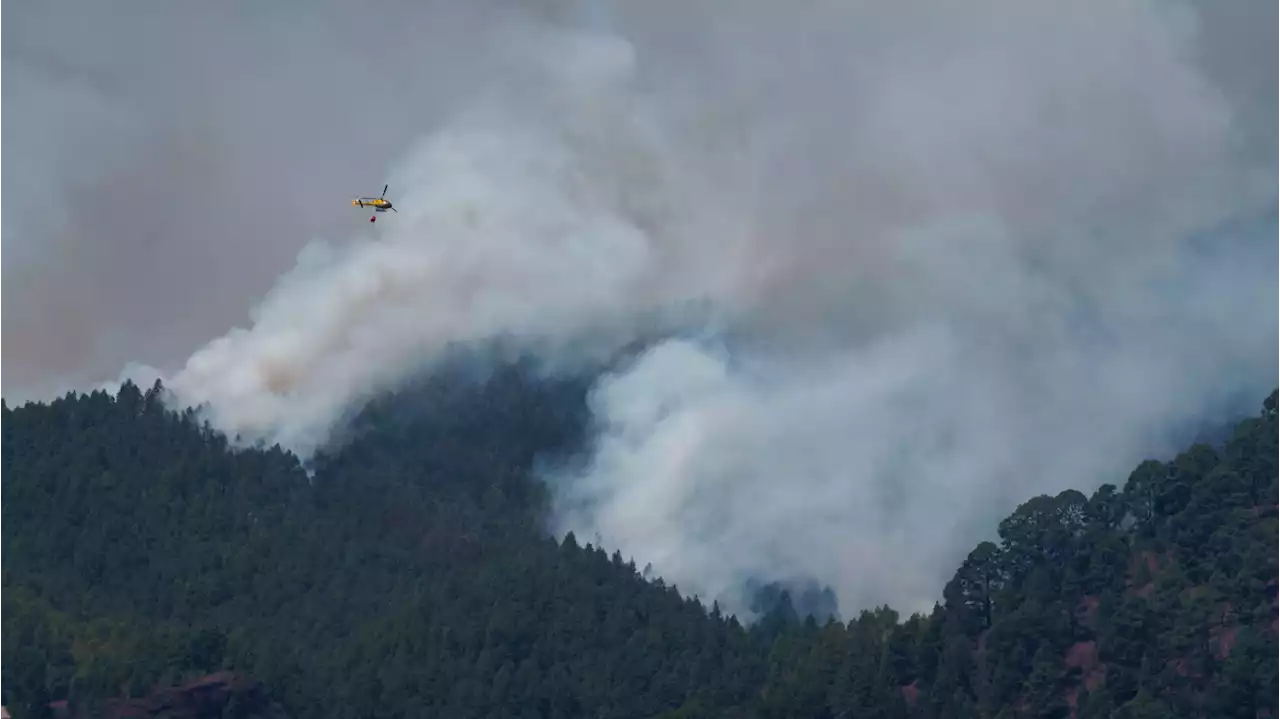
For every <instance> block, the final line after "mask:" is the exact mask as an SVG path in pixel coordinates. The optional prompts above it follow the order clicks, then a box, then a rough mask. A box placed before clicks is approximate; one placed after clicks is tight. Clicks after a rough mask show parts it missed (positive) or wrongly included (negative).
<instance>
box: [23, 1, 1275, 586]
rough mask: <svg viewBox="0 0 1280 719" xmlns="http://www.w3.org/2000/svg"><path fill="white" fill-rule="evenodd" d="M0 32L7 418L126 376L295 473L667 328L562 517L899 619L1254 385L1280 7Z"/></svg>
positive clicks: (701, 573)
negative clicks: (457, 394) (388, 396)
mask: <svg viewBox="0 0 1280 719" xmlns="http://www.w3.org/2000/svg"><path fill="white" fill-rule="evenodd" d="M396 5H398V6H396ZM143 10H148V12H146V13H143ZM7 15H8V16H9V17H10V18H11V21H10V25H8V26H5V30H4V32H5V35H4V40H5V45H4V52H5V57H4V59H5V60H6V63H5V65H4V72H5V76H4V79H5V80H6V81H7V82H6V84H5V85H4V98H3V99H4V100H5V103H6V104H5V108H6V109H7V110H8V112H7V113H6V119H7V120H9V122H7V123H5V126H4V127H5V129H4V133H5V135H4V140H5V141H6V149H8V150H9V152H8V153H6V154H5V156H4V157H5V159H4V168H3V169H4V170H5V177H6V178H7V186H6V189H9V190H10V192H7V193H5V195H4V198H5V199H4V202H5V203H6V204H5V206H4V210H5V213H4V227H3V233H4V257H3V259H4V265H3V268H4V280H5V285H4V299H6V300H9V302H8V303H7V304H6V307H7V310H6V314H5V317H4V319H5V320H6V322H5V325H4V340H5V343H4V348H5V349H4V369H5V370H7V371H6V373H5V382H6V384H5V394H6V396H10V397H12V396H15V395H20V394H23V393H32V392H35V393H40V392H48V391H51V390H52V389H58V388H61V387H62V386H64V385H66V384H68V383H70V384H74V385H78V386H85V385H88V384H92V383H94V382H99V381H103V380H110V379H112V378H114V377H116V376H117V375H118V374H119V373H120V371H121V369H122V368H123V367H125V366H126V365H127V364H128V363H131V362H135V363H142V364H146V365H150V366H152V367H155V368H158V369H157V370H156V371H157V372H159V373H160V374H162V375H164V376H165V378H166V384H168V385H169V386H170V387H171V388H172V389H173V390H174V391H175V392H176V395H177V397H178V398H179V399H180V401H182V402H208V403H209V405H210V412H211V414H210V417H211V419H212V420H214V421H215V423H216V424H218V425H219V426H222V427H224V428H227V429H229V430H234V431H237V432H241V433H243V434H245V435H246V436H257V437H262V438H266V439H271V440H280V441H283V442H285V443H286V444H288V445H289V446H291V447H293V448H295V449H297V450H298V451H300V452H303V453H305V452H308V451H310V450H311V449H312V448H314V447H315V446H316V444H318V443H321V442H323V441H324V439H325V437H326V436H327V434H328V432H329V431H330V430H332V429H333V426H334V422H336V421H337V420H338V419H339V418H340V417H341V415H342V413H343V411H344V410H346V409H348V408H350V407H351V406H352V405H353V403H357V402H359V400H360V399H361V398H363V397H365V396H367V395H368V394H369V393H371V392H376V391H377V390H379V389H381V388H385V387H389V386H394V385H395V384H396V383H397V382H399V381H401V380H402V379H403V378H404V377H405V376H406V375H408V374H410V373H412V372H414V371H415V370H416V369H418V368H419V367H420V366H421V365H422V364H423V363H424V362H427V361H429V360H430V359H431V358H432V357H433V356H434V354H435V353H436V352H438V351H439V349H440V348H442V347H443V346H444V344H445V343H447V342H451V341H458V340H463V341H465V340H468V339H482V338H484V337H487V336H490V335H492V334H493V333H499V332H501V333H509V334H511V335H514V336H516V337H526V338H528V339H529V340H530V341H534V340H536V341H538V342H539V343H541V344H540V346H543V347H544V348H554V347H555V346H556V343H557V342H568V341H572V340H576V339H580V338H582V337H584V336H590V337H596V338H604V339H605V341H606V343H609V342H614V343H621V342H625V341H626V340H627V339H629V338H631V337H633V336H635V334H636V333H638V332H644V331H646V330H649V329H651V328H652V327H653V323H654V322H655V319H654V318H655V316H662V317H665V318H667V319H672V318H674V321H676V322H677V323H678V324H679V323H681V322H683V323H684V324H685V325H686V326H687V327H690V328H693V329H697V328H702V329H704V330H706V332H705V334H706V341H691V340H680V341H675V340H673V341H669V342H665V343H662V344H661V345H659V346H658V347H656V348H654V349H653V351H652V352H651V353H649V354H647V355H646V356H644V357H642V358H640V360H639V361H637V362H636V363H635V365H634V366H631V367H627V368H622V369H621V370H620V371H619V373H618V374H617V375H615V376H610V377H606V378H604V379H602V380H601V382H600V383H599V384H598V386H597V387H596V391H595V393H594V394H593V399H592V402H593V410H594V412H595V413H596V418H597V420H598V423H599V434H598V436H597V438H596V442H595V445H594V446H593V448H592V453H593V455H592V460H593V461H592V462H591V463H590V465H589V466H588V467H587V469H586V470H584V471H583V472H582V473H580V474H573V475H558V476H551V477H549V478H548V481H550V482H551V483H552V485H553V487H554V488H555V495H556V497H557V500H558V502H559V505H558V511H557V513H556V517H555V526H554V527H553V529H554V530H555V531H557V532H562V531H566V530H569V529H573V530H574V531H575V532H577V533H578V536H580V537H584V538H586V537H594V536H596V535H599V536H600V537H601V539H602V540H603V541H604V543H605V545H606V546H608V547H618V548H621V549H622V551H623V552H624V554H627V555H631V556H634V557H635V558H636V561H637V562H638V563H640V564H641V565H643V564H644V563H646V562H651V563H652V564H653V566H654V568H655V569H656V570H657V571H658V572H660V573H662V574H663V575H664V576H666V577H667V578H668V579H669V580H670V581H675V582H676V583H678V584H679V586H681V587H682V588H684V589H689V590H693V591H697V592H699V593H700V594H701V595H703V596H704V597H711V596H718V597H724V598H725V600H726V602H727V603H728V604H729V605H730V606H731V607H732V606H734V605H735V600H734V597H733V592H734V591H735V589H736V588H737V587H738V586H739V585H740V583H741V581H742V580H743V579H744V578H746V577H748V576H757V577H761V578H775V577H783V576H787V575H793V574H794V575H804V576H812V577H814V578H817V579H819V580H820V581H823V582H827V583H830V584H832V585H833V586H834V587H835V588H836V589H837V591H838V594H839V597H840V600H841V604H842V607H843V608H844V609H845V610H846V611H847V610H851V609H856V608H858V607H861V606H867V605H868V604H872V603H877V602H883V601H890V602H893V603H895V604H897V605H901V606H903V607H904V608H919V607H921V606H924V605H927V604H928V603H930V602H931V601H932V599H933V598H936V597H938V596H940V593H941V587H942V583H943V582H944V581H945V579H946V578H947V577H948V576H949V575H950V573H951V572H952V571H953V570H954V567H955V565H956V563H957V562H958V561H959V559H961V558H962V557H963V555H964V554H965V553H966V552H967V551H968V549H969V548H970V547H972V545H973V543H974V542H975V541H977V539H979V538H981V537H983V536H986V535H988V534H990V533H991V531H992V529H993V527H994V526H995V523H996V522H997V521H998V520H999V519H1000V518H1001V517H1003V516H1004V515H1006V514H1007V513H1008V512H1009V511H1010V510H1012V509H1013V507H1014V506H1016V504H1017V503H1018V502H1020V501H1022V500H1025V499H1027V498H1028V497H1029V496H1030V495H1031V494H1033V493H1036V492H1042V491H1043V492H1055V493H1056V492H1057V491H1060V490H1061V489H1064V488H1066V487H1069V486H1075V487H1078V488H1081V489H1084V490H1089V489H1092V487H1094V486H1096V485H1097V484H1099V483H1100V482H1102V481H1112V482H1116V483H1123V481H1124V478H1125V476H1126V474H1127V472H1128V470H1129V469H1130V468H1131V467H1132V466H1133V465H1134V464H1135V463H1136V462H1137V461H1138V460H1140V459H1141V458H1143V457H1145V456H1147V454H1149V453H1150V452H1155V451H1160V450H1163V449H1165V448H1166V442H1167V440H1168V437H1169V436H1170V435H1169V433H1170V432H1171V431H1172V430H1175V429H1177V428H1179V427H1181V426H1182V425H1184V424H1185V423H1186V422H1191V421H1195V420H1196V419H1197V418H1199V417H1201V416H1202V415H1204V413H1206V412H1210V411H1218V410H1221V409H1222V408H1223V406H1224V404H1226V405H1229V404H1230V403H1232V402H1235V401H1236V398H1237V397H1239V396H1241V394H1240V393H1243V396H1244V398H1245V399H1246V400H1247V402H1246V404H1245V405H1242V406H1239V407H1235V408H1236V409H1241V410H1246V411H1247V410H1251V409H1252V405H1253V404H1254V403H1255V402H1256V400H1257V399H1259V398H1261V397H1262V396H1264V395H1265V394H1266V392H1267V391H1269V390H1270V388H1271V387H1272V386H1273V385H1274V383H1275V381H1276V374H1277V373H1276V354H1275V352H1276V347H1277V344H1280V338H1278V335H1277V309H1276V308H1277V303H1276V300H1277V292H1276V289H1277V285H1276V268H1277V245H1276V242H1275V233H1276V225H1275V221H1274V210H1275V197H1276V187H1277V185H1276V176H1275V157H1276V141H1275V126H1276V101H1277V97H1276V84H1277V83H1276V70H1275V67H1276V66H1275V64H1274V63H1273V62H1272V60H1273V59H1274V57H1275V54H1276V38H1275V28H1276V6H1275V3H1274V2H1272V3H1267V2H1262V1H1259V2H1243V1H1242V0H1241V1H1224V2H1206V3H1202V4H1199V5H1187V4H1180V3H1177V2H1156V1H1155V0H1152V1H1150V2H1138V1H1136V0H1135V1H1125V2H1116V1H1115V0H1105V1H1104V0H1096V1H1090V2H1077V3H1062V2H1058V1H1056V0H1020V1H1017V2H1015V1H1013V0H992V1H990V2H986V3H981V4H979V5H965V6H963V7H960V6H957V5H955V4H948V3H942V2H893V3H889V2H880V3H870V2H851V3H844V4H837V3H829V2H788V3H776V2H771V3H765V2H750V1H748V2H734V3H732V4H730V3H717V4H713V3H710V2H687V1H686V2H674V1H672V2H667V1H665V0H661V1H655V2H644V3H630V4H623V3H614V4H612V5H609V4H606V3H583V4H569V3H555V2H550V1H547V2H540V3H533V2H528V3H517V2H497V1H494V2H469V3H444V2H440V3H423V2H414V3H410V2H404V3H399V4H392V3H379V2H372V3H367V4H363V5H361V7H360V8H359V13H356V12H354V11H353V9H352V7H351V6H350V5H336V4H334V5H331V6H327V7H322V6H317V5H300V6H299V9H298V10H296V11H289V12H285V11H282V10H279V9H264V8H263V7H259V6H257V5H252V4H249V3H241V4H240V5H238V6H237V5H234V4H221V5H211V4H208V3H204V4H199V3H168V4H160V3H153V4H152V5H151V6H148V5H146V4H143V3H137V2H134V3H125V4H123V5H121V4H115V5H112V6H111V7H110V8H107V7H105V6H100V5H97V4H92V3H87V2H82V1H81V0H77V1H76V2H68V3H56V2H55V3H39V4H38V3H30V7H29V8H28V9H26V10H24V11H21V12H19V11H11V12H9V13H7ZM385 182H390V183H391V191H390V193H389V197H390V199H392V200H393V201H394V202H395V203H396V205H397V207H398V208H399V209H400V212H399V214H393V215H387V216H385V217H380V218H379V222H378V223H377V224H376V225H374V226H370V225H369V223H368V221H367V218H368V215H367V213H365V212H364V211H361V210H358V209H353V208H351V207H350V205H349V204H347V199H348V198H349V197H350V196H351V195H355V194H366V193H376V192H377V191H378V190H380V189H381V186H382V184H383V183H385ZM19 184H20V185H21V186H22V189H23V192H21V193H19V192H15V191H14V188H15V187H17V186H18V185H19ZM32 194H35V195H40V196H44V197H47V198H48V199H49V201H50V203H51V204H50V206H48V207H45V208H33V207H32V206H30V205H24V204H21V203H18V202H17V198H18V197H20V196H21V197H30V196H31V195H32ZM145 198H149V199H150V200H151V201H153V202H156V203H158V204H154V205H151V206H147V205H146V204H145V202H144V201H143V200H144V199H145ZM33 209H40V210H41V211H40V212H33V211H32V210H33ZM1268 212H1269V213H1270V214H1269V215H1268V214H1267V213H1268ZM1242 215H1243V216H1246V217H1247V218H1248V219H1249V221H1246V222H1244V223H1243V224H1237V225H1231V226H1227V225H1225V224H1223V223H1225V222H1226V221H1228V220H1231V219H1233V218H1239V217H1240V216H1242ZM1259 217H1262V218H1264V220H1265V221H1263V220H1259V219H1258V218H1259ZM689 306H697V307H699V308H701V309H702V310H703V312H702V313H700V314H698V315H696V316H695V315H693V314H682V312H684V308H687V307H689ZM708 316H709V317H711V318H712V319H713V320H714V323H715V324H714V325H707V324H705V322H706V321H707V317H708ZM233 328H236V329H233ZM211 340H212V341H211ZM546 351H551V350H549V349H548V350H546ZM567 359H571V358H567ZM139 372H140V373H141V372H142V370H139ZM140 379H142V380H143V381H146V380H147V379H148V378H146V377H140Z"/></svg>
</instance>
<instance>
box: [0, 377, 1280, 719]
mask: <svg viewBox="0 0 1280 719" xmlns="http://www.w3.org/2000/svg"><path fill="white" fill-rule="evenodd" d="M587 386H588V383H587V382H586V381H578V380H575V381H561V382H550V381H546V380H536V381H535V380H533V379H532V378H531V376H530V375H529V373H528V372H526V371H525V369H524V368H522V367H521V366H520V365H515V366H512V367H509V368H507V369H505V370H502V371H499V372H497V373H495V374H494V375H492V376H490V377H487V378H484V379H482V380H477V381H475V382H470V383H468V382H461V383H459V382H454V381H449V382H446V381H443V380H441V381H436V382H427V383H425V384H423V385H421V386H418V387H415V388H414V389H413V390H412V391H410V392H407V393H405V394H404V395H402V396H400V397H392V398H388V399H386V400H384V401H381V402H378V403H375V404H374V405H372V406H370V407H369V408H368V409H367V410H366V411H365V412H364V414H363V415H362V416H361V417H359V418H358V419H357V421H356V422H355V425H354V427H355V429H354V430H353V432H352V433H351V435H350V436H349V437H348V438H347V442H346V443H345V444H344V445H342V447H341V448H340V449H337V450H335V451H334V452H333V453H332V454H331V455H328V456H322V457H319V458H318V460H317V461H316V463H315V466H314V468H313V469H314V474H313V475H312V476H309V475H308V473H307V471H306V470H304V468H303V467H301V466H300V465H299V463H298V462H297V460H296V458H294V457H293V456H292V455H290V454H288V453H286V452H284V451H281V450H280V449H279V448H260V449H253V450H243V451H232V450H231V449H230V448H229V447H228V443H227V440H226V438H224V437H222V436H220V435H219V434H217V433H215V432H212V431H210V430H209V429H208V428H206V427H202V426H201V425H200V424H199V423H198V422H197V420H196V418H195V415H194V414H192V413H191V412H187V413H184V414H175V413H173V412H170V411H168V410H166V409H164V408H163V406H162V405H161V403H160V401H159V398H160V388H159V387H155V388H152V389H151V390H148V391H146V392H143V391H141V390H140V389H139V388H138V387H135V386H133V385H126V386H124V387H123V388H122V389H121V390H120V392H119V394H118V395H117V396H114V397H113V396H110V395H108V394H106V393H103V392H97V393H93V394H87V395H68V396H66V397H64V398H61V399H58V400H56V401H54V402H52V403H49V404H28V405H25V406H23V407H20V408H17V409H11V408H9V407H5V408H4V410H3V424H2V427H3V468H2V471H3V477H4V481H5V485H4V502H3V547H4V556H3V560H4V576H3V602H4V607H3V611H4V632H3V673H4V675H3V691H4V694H5V696H4V700H5V702H6V704H7V706H8V708H9V710H10V711H11V713H12V714H13V715H14V716H15V717H17V718H18V719H21V718H22V717H23V716H42V715H48V714H49V713H50V712H51V711H53V710H52V709H50V706H49V705H50V703H51V702H66V704H65V705H63V704H55V705H54V706H55V708H56V709H58V710H59V711H60V712H62V711H65V712H69V713H72V714H84V713H85V712H87V711H89V710H91V709H92V708H94V707H95V706H101V705H102V703H103V702H104V701H106V702H108V703H107V704H106V706H107V707H108V708H110V707H113V706H114V707H117V708H118V707H121V706H125V705H124V704H122V703H121V702H120V701H119V700H121V699H123V698H129V697H132V698H133V699H134V701H133V702H132V703H131V704H128V706H130V707H133V709H132V710H131V711H133V712H134V713H135V714H138V713H141V714H146V713H147V711H150V710H147V709H146V707H155V706H163V705H164V704H165V702H164V701H159V700H156V699H155V697H157V696H160V695H163V693H164V692H166V691H170V692H172V691H174V690H172V689H169V688H170V687H180V686H191V685H192V684H191V683H192V682H193V681H195V680H198V679H200V678H201V677H203V676H206V675H209V674H214V673H216V672H220V671H230V672H235V674H234V675H225V674H224V675H218V676H223V677H226V676H236V677H251V678H252V680H251V681H249V680H245V681H246V682H248V683H247V684H246V686H249V685H251V686H252V687H254V689H253V692H254V693H253V694H252V696H251V699H252V700H249V699H244V700H237V699H234V698H232V699H228V703H227V704H226V705H225V706H221V705H220V706H219V707H215V708H214V709H212V710H210V711H214V712H215V715H217V713H222V714H224V715H228V716H230V715H236V716H268V715H270V716H277V715H279V714H280V712H281V711H284V712H287V713H288V714H289V715H292V716H316V717H319V716H334V717H338V716H343V717H354V716H359V717H413V716H447V717H529V718H532V717H543V718H550V717H557V718H559V717H564V718H568V717H581V716H592V717H658V716H662V717H665V718H666V719H675V718H676V717H684V718H690V717H762V718H763V717H832V718H834V717H839V716H858V717H999V718H1001V719H1003V718H1005V717H1053V716H1060V717H1066V716H1076V717H1104V716H1128V717H1148V716H1150V717H1155V716H1187V717H1193V716H1194V717H1207V716H1214V717H1236V716H1239V717H1246V716H1247V717H1258V716H1276V715H1277V712H1276V697H1277V687H1276V675H1277V665H1276V655H1277V646H1276V601H1275V600H1276V553H1275V537H1276V532H1277V526H1276V504H1275V502H1276V495H1277V487H1276V435H1277V426H1276V412H1275V403H1276V395H1275V393H1273V394H1272V395H1271V397H1270V398H1268V400H1267V401H1266V404H1265V406H1264V408H1263V411H1262V412H1261V413H1259V414H1258V415H1257V416H1255V417H1252V418H1248V419H1246V420H1244V421H1242V422H1240V423H1239V424H1238V425H1237V426H1236V427H1235V428H1234V430H1233V432H1232V433H1231V435H1230V437H1229V439H1227V440H1226V441H1225V443H1223V444H1221V445H1219V446H1210V445H1206V444H1198V445H1195V446H1192V447H1190V448H1188V449H1187V450H1186V451H1185V452H1183V453H1182V454H1180V455H1179V456H1178V457H1176V458H1175V459H1174V460H1172V461H1170V462H1167V463H1162V462H1155V461H1148V462H1145V463H1143V464H1142V465H1141V466H1139V467H1138V468H1137V469H1136V470H1135V471H1134V472H1133V474H1132V475H1131V476H1130V477H1129V478H1128V481H1127V482H1125V483H1124V485H1123V487H1117V486H1113V485H1105V486H1103V487H1102V488H1100V489H1099V490H1098V491H1097V492H1095V493H1094V494H1093V496H1092V497H1086V496H1084V495H1083V494H1081V493H1079V492H1076V491H1066V492H1063V493H1062V494H1060V495H1058V496H1057V497H1037V498H1033V499H1031V500H1029V501H1028V502H1026V503H1025V504H1024V505H1023V506H1021V507H1019V508H1018V510H1017V511H1016V512H1014V514H1013V515H1011V516H1010V517H1009V518H1008V519H1006V520H1005V521H1004V522H1003V523H1001V525H1000V527H999V536H1000V540H1001V541H1000V542H999V543H998V544H996V543H990V542H984V543H983V544H980V545H979V546H978V547H977V548H975V549H974V551H973V552H972V553H971V554H970V555H969V557H968V559H967V560H966V561H965V562H964V564H963V565H962V566H961V567H960V568H959V569H958V570H957V572H956V574H955V577H954V578H953V579H952V581H951V582H950V583H949V584H948V585H947V587H946V591H945V595H944V597H943V601H942V602H941V603H940V604H939V605H938V606H937V607H936V608H935V610H934V611H933V612H932V614H931V615H928V616H912V617H910V618H908V619H906V620H905V621H902V620H901V619H900V617H899V616H898V615H897V614H896V613H895V612H894V611H893V610H892V609H889V608H887V607H884V608H880V609H878V610H876V611H867V612H863V613H862V614H861V615H859V616H858V617H855V618H853V619H851V620H850V621H848V622H847V623H841V622H837V621H834V620H831V621H828V622H826V623H825V624H819V623H818V622H817V621H815V620H814V619H813V618H812V617H809V618H807V619H806V618H802V617H801V616H800V615H798V614H797V613H796V611H795V609H794V608H793V605H792V603H791V602H790V599H789V597H788V596H787V595H786V593H785V592H783V593H781V594H780V595H779V596H777V597H775V601H774V603H773V604H774V606H773V610H772V611H771V612H769V613H768V615H767V616H765V618H764V619H763V620H761V621H760V622H758V623H757V624H755V625H753V626H752V627H751V628H750V629H747V628H744V627H742V626H741V625H739V623H738V622H737V621H736V620H735V619H733V618H726V617H724V616H721V614H720V612H719V610H718V608H716V607H714V606H713V607H710V608H708V607H705V606H703V605H701V604H700V603H698V602H696V601H694V600H692V599H688V598H683V597H681V595H680V594H679V592H678V591H677V589H676V588H674V587H667V586H664V584H663V583H662V582H661V581H653V582H650V581H647V580H645V579H643V578H642V577H641V576H640V574H639V573H638V572H637V571H636V568H635V566H634V565H633V564H632V563H631V562H629V561H625V560H624V558H623V557H621V556H620V555H619V554H617V553H616V552H615V553H613V554H612V556H610V555H609V554H607V553H606V551H605V550H603V549H601V548H599V547H594V546H591V545H590V544H585V545H584V544H581V543H580V542H579V541H578V539H577V538H575V537H573V536H572V535H570V536H568V537H566V538H565V539H564V540H563V541H560V542H557V541H555V540H553V539H551V538H548V537H547V536H546V534H545V532H544V531H543V530H542V526H543V523H542V517H543V511H544V507H545V504H546V502H545V496H544V491H543V488H542V487H541V485H540V484H538V483H537V482H535V481H533V480H531V479H530V468H531V466H532V464H533V463H534V462H535V461H537V460H538V459H539V458H541V457H545V456H552V457H554V456H561V457H563V456H568V455H571V454H572V453H573V452H575V451H576V450H577V449H578V448H579V447H580V443H581V442H582V439H583V437H584V436H585V428H586V421H587V414H586V411H585V405H584V396H585V392H586V388H587ZM406 407H408V408H417V409H406ZM1045 461H1051V459H1050V458H1046V460H1045ZM226 681H227V682H230V681H231V680H226ZM236 681H237V682H240V681H241V680H240V679H237V680H236ZM242 683H244V682H242ZM258 687H261V688H262V690H263V691H265V692H267V693H269V694H270V699H267V698H264V697H263V696H262V691H260V690H259V689H258ZM232 694H234V692H232ZM236 696H240V695H236ZM244 696H249V695H247V694H246V695H244ZM112 699H115V700H117V701H116V702H115V703H114V704H112V703H110V702H109V701H108V700H112ZM157 711H159V710H157ZM193 711H194V710H193ZM201 711H204V710H201Z"/></svg>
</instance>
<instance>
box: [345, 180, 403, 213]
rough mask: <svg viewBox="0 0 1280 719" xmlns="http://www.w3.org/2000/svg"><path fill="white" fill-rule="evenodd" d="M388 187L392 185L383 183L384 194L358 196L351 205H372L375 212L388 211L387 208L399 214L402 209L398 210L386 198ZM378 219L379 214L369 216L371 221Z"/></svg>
mask: <svg viewBox="0 0 1280 719" xmlns="http://www.w3.org/2000/svg"><path fill="white" fill-rule="evenodd" d="M388 187H390V185H383V186H382V194H381V195H379V196H378V197H357V198H356V199H354V200H352V201H351V206H352V207H372V208H373V211H374V212H386V211H387V210H391V211H392V212H394V213H396V214H399V213H400V211H399V210H397V209H396V208H395V207H394V206H393V205H392V204H391V202H390V201H389V200H387V199H386V196H387V188H388ZM377 219H378V216H377V215H376V214H375V215H371V216H370V217H369V221H370V222H374V221H376V220H377Z"/></svg>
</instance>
